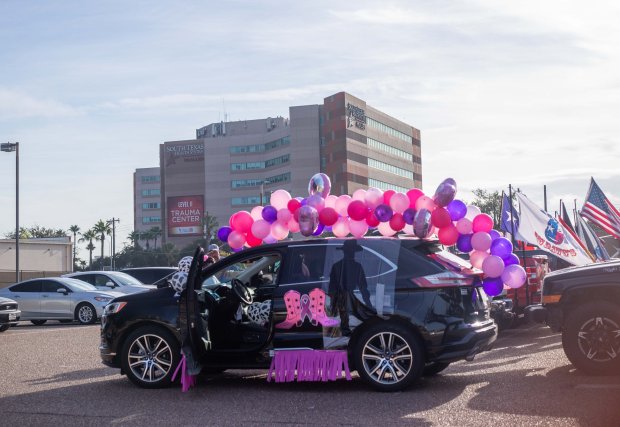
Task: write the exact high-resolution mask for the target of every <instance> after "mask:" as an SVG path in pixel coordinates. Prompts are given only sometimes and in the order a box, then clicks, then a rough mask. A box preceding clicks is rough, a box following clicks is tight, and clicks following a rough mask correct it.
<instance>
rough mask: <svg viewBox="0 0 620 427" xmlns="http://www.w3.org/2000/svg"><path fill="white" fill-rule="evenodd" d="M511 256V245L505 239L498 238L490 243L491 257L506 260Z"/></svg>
mask: <svg viewBox="0 0 620 427" xmlns="http://www.w3.org/2000/svg"><path fill="white" fill-rule="evenodd" d="M511 254H512V243H510V240H508V239H507V238H505V237H499V238H497V239H495V240H493V242H491V255H496V256H498V257H500V258H501V259H504V260H505V259H506V258H508V257H509V256H510V255H511Z"/></svg>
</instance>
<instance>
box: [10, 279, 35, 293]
mask: <svg viewBox="0 0 620 427" xmlns="http://www.w3.org/2000/svg"><path fill="white" fill-rule="evenodd" d="M10 289H11V292H41V281H40V280H32V281H30V282H24V283H20V284H18V285H15V286H11V288H10Z"/></svg>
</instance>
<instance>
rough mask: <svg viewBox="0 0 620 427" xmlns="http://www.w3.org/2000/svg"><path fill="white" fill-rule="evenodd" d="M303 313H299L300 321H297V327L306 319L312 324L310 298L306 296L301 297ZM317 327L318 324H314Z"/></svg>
mask: <svg viewBox="0 0 620 427" xmlns="http://www.w3.org/2000/svg"><path fill="white" fill-rule="evenodd" d="M300 304H301V313H299V320H297V327H300V326H301V325H302V324H303V323H304V322H305V321H306V319H308V321H309V322H312V319H313V317H312V311H310V297H309V296H308V295H306V294H303V295H302V296H301V301H300ZM313 323H314V324H315V325H316V322H313Z"/></svg>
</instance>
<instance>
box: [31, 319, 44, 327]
mask: <svg viewBox="0 0 620 427" xmlns="http://www.w3.org/2000/svg"><path fill="white" fill-rule="evenodd" d="M30 322H31V323H32V324H33V325H35V326H41V325H44V324H45V322H47V320H31V321H30Z"/></svg>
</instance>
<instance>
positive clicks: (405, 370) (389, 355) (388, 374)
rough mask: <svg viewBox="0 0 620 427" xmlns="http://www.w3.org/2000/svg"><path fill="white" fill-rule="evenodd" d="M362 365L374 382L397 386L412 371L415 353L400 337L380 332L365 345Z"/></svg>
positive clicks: (391, 333)
mask: <svg viewBox="0 0 620 427" xmlns="http://www.w3.org/2000/svg"><path fill="white" fill-rule="evenodd" d="M362 363H363V365H364V370H365V371H366V373H367V374H368V376H369V377H370V378H372V380H373V381H376V382H377V383H379V384H396V383H398V382H400V381H402V380H403V379H404V378H405V377H406V376H407V375H408V374H409V371H411V367H412V366H413V352H412V351H411V347H409V344H407V341H405V339H404V338H403V337H401V336H400V335H398V334H395V333H393V332H380V333H378V334H376V335H373V336H372V337H371V338H370V339H369V340H368V341H366V344H364V349H363V350H362Z"/></svg>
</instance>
